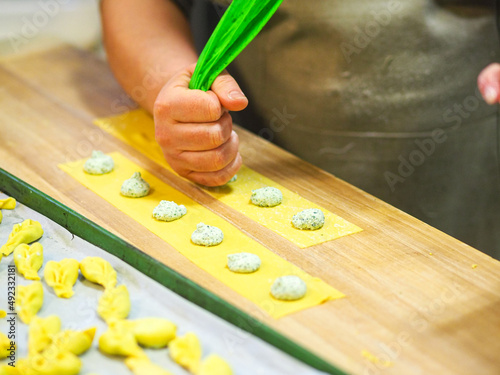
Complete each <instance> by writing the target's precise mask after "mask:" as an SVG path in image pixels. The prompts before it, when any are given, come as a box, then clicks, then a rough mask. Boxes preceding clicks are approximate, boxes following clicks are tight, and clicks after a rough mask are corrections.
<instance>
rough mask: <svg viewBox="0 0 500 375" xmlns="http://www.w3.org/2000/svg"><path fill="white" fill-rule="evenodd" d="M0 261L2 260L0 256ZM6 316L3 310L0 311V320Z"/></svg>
mask: <svg viewBox="0 0 500 375" xmlns="http://www.w3.org/2000/svg"><path fill="white" fill-rule="evenodd" d="M0 259H2V256H1V254H0ZM6 316H7V313H6V312H5V311H4V310H0V319H2V318H5V317H6Z"/></svg>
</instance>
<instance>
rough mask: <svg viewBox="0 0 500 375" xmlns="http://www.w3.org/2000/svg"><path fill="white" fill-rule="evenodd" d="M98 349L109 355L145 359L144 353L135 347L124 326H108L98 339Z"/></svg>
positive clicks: (133, 338) (134, 342) (130, 332)
mask: <svg viewBox="0 0 500 375" xmlns="http://www.w3.org/2000/svg"><path fill="white" fill-rule="evenodd" d="M99 349H100V350H101V351H102V352H103V353H106V354H111V355H120V356H125V357H129V356H133V357H139V358H147V357H146V355H145V354H144V351H143V350H142V349H141V348H140V347H139V345H137V341H135V337H134V335H133V333H132V331H131V330H130V329H128V327H126V326H124V325H114V326H110V327H109V329H108V330H107V331H106V332H104V333H103V334H102V335H101V337H99Z"/></svg>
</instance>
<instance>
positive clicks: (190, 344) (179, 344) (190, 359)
mask: <svg viewBox="0 0 500 375" xmlns="http://www.w3.org/2000/svg"><path fill="white" fill-rule="evenodd" d="M168 349H169V353H170V357H171V358H172V359H173V360H174V362H176V363H177V364H179V365H181V366H182V367H184V368H185V369H186V370H188V371H189V372H191V373H192V374H197V373H198V368H199V367H200V360H201V344H200V341H199V340H198V337H197V336H196V335H195V334H194V333H192V332H188V333H186V334H185V335H184V336H182V337H176V338H175V339H174V340H172V341H171V342H170V344H169V345H168Z"/></svg>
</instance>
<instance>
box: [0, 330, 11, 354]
mask: <svg viewBox="0 0 500 375" xmlns="http://www.w3.org/2000/svg"><path fill="white" fill-rule="evenodd" d="M10 349H11V346H10V340H9V338H8V337H7V335H5V334H3V333H2V332H0V359H3V358H7V357H8V356H9V355H10Z"/></svg>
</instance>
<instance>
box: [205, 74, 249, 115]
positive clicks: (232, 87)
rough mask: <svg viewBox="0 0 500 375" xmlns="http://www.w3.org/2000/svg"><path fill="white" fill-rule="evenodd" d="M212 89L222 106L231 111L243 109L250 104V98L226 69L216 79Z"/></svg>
mask: <svg viewBox="0 0 500 375" xmlns="http://www.w3.org/2000/svg"><path fill="white" fill-rule="evenodd" d="M211 89H212V91H213V92H214V93H215V95H217V97H218V98H219V101H220V102H221V104H222V106H223V107H224V108H226V109H227V110H229V111H241V110H242V109H244V108H245V107H246V106H247V105H248V99H247V97H246V96H245V94H243V92H242V91H241V89H240V86H239V85H238V83H237V82H236V80H235V79H234V78H233V77H232V76H231V75H230V74H229V73H228V72H226V71H225V70H224V71H223V72H222V73H221V74H219V76H218V77H217V78H216V79H215V81H214V83H213V84H212V87H211Z"/></svg>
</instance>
